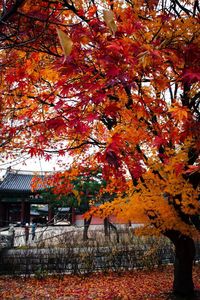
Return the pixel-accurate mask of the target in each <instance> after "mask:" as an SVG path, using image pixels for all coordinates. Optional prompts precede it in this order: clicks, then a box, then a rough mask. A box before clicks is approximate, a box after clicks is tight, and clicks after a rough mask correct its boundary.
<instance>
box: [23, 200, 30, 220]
mask: <svg viewBox="0 0 200 300" xmlns="http://www.w3.org/2000/svg"><path fill="white" fill-rule="evenodd" d="M24 204H25V205H24V206H25V207H24V210H25V222H26V223H30V203H29V202H25V203H24Z"/></svg>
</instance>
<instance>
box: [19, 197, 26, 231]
mask: <svg viewBox="0 0 200 300" xmlns="http://www.w3.org/2000/svg"><path fill="white" fill-rule="evenodd" d="M20 222H21V224H24V225H25V222H26V220H25V202H24V200H22V202H21V216H20Z"/></svg>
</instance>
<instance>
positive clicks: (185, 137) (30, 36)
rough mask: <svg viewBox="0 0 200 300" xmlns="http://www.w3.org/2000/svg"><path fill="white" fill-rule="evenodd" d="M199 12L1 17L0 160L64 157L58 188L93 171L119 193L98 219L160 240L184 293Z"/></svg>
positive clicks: (155, 8) (17, 7) (194, 165)
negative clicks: (67, 158)
mask: <svg viewBox="0 0 200 300" xmlns="http://www.w3.org/2000/svg"><path fill="white" fill-rule="evenodd" d="M199 12H200V8H199V3H198V1H188V0H183V1H180V0H173V1H172V0H171V1H166V2H165V1H157V0H156V1H153V0H147V1H145V0H138V1H132V0H125V1H124V2H123V3H122V2H121V1H112V0H108V1H100V0H99V1H97V0H92V1H86V0H82V1H80V0H77V1H76V0H73V1H39V0H37V1H34V3H33V2H32V1H28V0H27V1H17V0H16V1H7V2H5V1H3V2H2V4H1V18H0V21H1V30H2V35H1V42H2V43H1V49H2V51H1V56H0V58H1V67H2V68H3V72H2V75H1V79H2V80H1V92H2V93H1V95H2V96H1V100H2V101H1V111H0V113H1V149H2V152H3V151H6V153H8V152H9V151H11V152H13V149H15V150H17V149H18V150H19V151H20V152H21V153H26V152H28V153H29V154H30V155H31V156H33V155H42V156H44V157H46V158H47V159H49V158H50V157H51V154H52V153H54V152H55V153H58V154H64V153H65V152H68V153H70V154H71V155H73V156H74V163H73V164H72V166H71V168H70V170H68V171H66V172H65V173H64V174H62V178H63V176H65V177H66V179H67V180H68V179H69V178H70V179H71V178H73V176H77V174H78V173H81V172H82V170H85V169H87V170H88V169H92V170H94V169H95V168H101V170H102V173H103V177H104V179H105V180H106V181H107V190H108V191H109V192H112V193H113V192H114V193H116V194H117V197H116V199H115V200H114V201H113V202H112V203H109V204H107V205H104V206H103V207H101V208H102V210H101V211H103V213H102V216H103V217H106V216H107V215H108V214H111V213H112V214H113V213H115V214H116V215H117V216H118V217H120V218H124V219H125V220H136V221H138V222H143V223H144V224H145V225H146V228H148V227H149V228H150V229H152V225H154V228H155V230H156V231H157V232H159V233H162V234H164V235H165V236H167V237H168V238H169V239H170V240H171V241H172V242H173V243H174V245H175V250H176V262H175V273H174V274H175V276H174V291H175V292H177V293H182V294H190V293H193V290H194V286H193V281H192V262H193V260H194V257H195V244H194V238H195V236H197V235H198V232H199V228H200V220H199V211H200V206H199V195H198V189H199V146H200V143H199V136H200V135H199V121H200V113H199V96H200V92H199V78H200V75H199V74H200V73H199V70H200V65H199V61H200V59H199V58H200V48H199V40H200V37H199V29H200V27H199ZM56 178H59V176H57V177H56ZM59 187H60V185H59ZM59 192H66V190H65V189H64V185H62V188H61V187H60V189H59ZM93 213H97V214H100V212H99V210H98V211H96V210H94V212H93Z"/></svg>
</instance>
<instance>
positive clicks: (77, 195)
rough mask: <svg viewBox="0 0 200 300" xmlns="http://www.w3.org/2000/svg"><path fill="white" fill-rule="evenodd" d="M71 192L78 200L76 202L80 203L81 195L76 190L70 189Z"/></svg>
mask: <svg viewBox="0 0 200 300" xmlns="http://www.w3.org/2000/svg"><path fill="white" fill-rule="evenodd" d="M72 193H73V194H74V196H75V197H76V199H77V201H78V204H79V205H80V203H81V197H80V194H79V192H78V191H77V190H72Z"/></svg>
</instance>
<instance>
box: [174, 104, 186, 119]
mask: <svg viewBox="0 0 200 300" xmlns="http://www.w3.org/2000/svg"><path fill="white" fill-rule="evenodd" d="M169 112H170V113H171V114H172V116H173V117H174V118H175V119H176V120H178V121H184V120H185V119H187V118H188V112H189V111H188V108H187V107H186V106H180V105H178V104H175V105H174V106H173V107H171V108H170V109H169Z"/></svg>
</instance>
